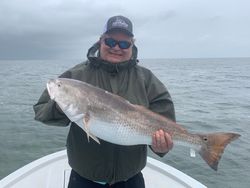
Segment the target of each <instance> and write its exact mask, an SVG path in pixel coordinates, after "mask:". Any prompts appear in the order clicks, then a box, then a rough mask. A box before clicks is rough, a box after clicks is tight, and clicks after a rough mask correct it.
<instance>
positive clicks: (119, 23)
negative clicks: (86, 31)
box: [112, 18, 128, 28]
mask: <svg viewBox="0 0 250 188" xmlns="http://www.w3.org/2000/svg"><path fill="white" fill-rule="evenodd" d="M112 27H125V28H127V27H128V24H127V23H126V22H125V21H124V20H122V19H120V18H116V20H115V21H114V22H113V23H112Z"/></svg>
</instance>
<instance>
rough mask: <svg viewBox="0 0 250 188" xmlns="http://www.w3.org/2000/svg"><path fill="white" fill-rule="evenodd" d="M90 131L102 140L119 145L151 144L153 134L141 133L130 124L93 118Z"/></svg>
mask: <svg viewBox="0 0 250 188" xmlns="http://www.w3.org/2000/svg"><path fill="white" fill-rule="evenodd" d="M89 130H90V133H91V134H93V135H95V136H97V137H98V138H101V139H102V140H105V141H108V142H111V143H114V144H119V145H139V144H146V145H148V144H151V143H152V138H151V136H147V135H143V134H140V133H138V132H136V131H134V130H132V129H131V128H129V127H128V126H122V125H118V124H113V123H107V122H102V121H98V120H91V123H90V125H89Z"/></svg>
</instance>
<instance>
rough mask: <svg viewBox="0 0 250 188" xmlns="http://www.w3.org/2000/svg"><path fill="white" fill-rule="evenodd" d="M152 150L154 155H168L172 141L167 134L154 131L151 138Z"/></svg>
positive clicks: (161, 131)
mask: <svg viewBox="0 0 250 188" xmlns="http://www.w3.org/2000/svg"><path fill="white" fill-rule="evenodd" d="M151 147H152V149H153V150H154V152H156V153H168V152H169V151H170V150H171V149H172V148H173V141H172V138H171V136H170V134H168V133H167V132H164V131H163V130H158V131H156V132H155V133H154V134H153V136H152V146H151Z"/></svg>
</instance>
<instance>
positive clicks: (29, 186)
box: [0, 150, 206, 188]
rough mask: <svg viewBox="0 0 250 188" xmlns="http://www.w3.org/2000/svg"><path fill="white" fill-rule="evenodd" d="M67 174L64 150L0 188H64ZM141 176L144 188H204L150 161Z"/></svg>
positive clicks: (26, 168)
mask: <svg viewBox="0 0 250 188" xmlns="http://www.w3.org/2000/svg"><path fill="white" fill-rule="evenodd" d="M70 171H71V168H70V166H69V165H68V159H67V154H66V151H65V150H63V151H59V152H56V153H53V154H50V155H48V156H45V157H43V158H40V159H38V160H36V161H34V162H32V163H30V164H28V165H26V166H24V167H22V168H20V169H19V170H17V171H15V172H13V173H12V174H10V175H9V176H7V177H5V178H4V179H2V180H1V181H0V188H34V187H36V188H67V185H68V181H69V175H70ZM142 173H143V176H144V179H145V183H146V188H166V187H171V188H206V186H204V185H203V184H201V183H200V182H198V181H196V180H195V179H193V178H191V177H190V176H188V175H186V174H184V173H182V172H181V171H179V170H177V169H175V168H173V167H171V166H168V165H166V164H164V163H162V162H159V161H157V160H155V159H152V158H150V157H148V162H147V166H146V167H145V168H144V169H143V171H142Z"/></svg>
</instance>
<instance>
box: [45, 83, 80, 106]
mask: <svg viewBox="0 0 250 188" xmlns="http://www.w3.org/2000/svg"><path fill="white" fill-rule="evenodd" d="M47 90H48V93H49V96H50V98H51V99H52V100H54V101H55V102H56V103H57V104H58V105H59V106H60V107H61V108H62V110H64V109H65V108H68V107H69V106H70V105H71V106H72V105H74V104H75V103H76V102H77V101H76V100H75V97H74V96H75V95H76V93H77V92H76V90H75V89H73V88H72V86H71V85H70V84H69V83H67V82H66V81H65V80H63V79H50V80H49V81H48V82H47Z"/></svg>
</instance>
